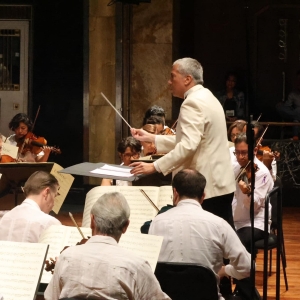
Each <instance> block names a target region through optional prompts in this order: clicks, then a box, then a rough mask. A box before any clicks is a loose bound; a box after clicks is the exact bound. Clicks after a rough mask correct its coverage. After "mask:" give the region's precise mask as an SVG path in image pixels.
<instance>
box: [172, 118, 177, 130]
mask: <svg viewBox="0 0 300 300" xmlns="http://www.w3.org/2000/svg"><path fill="white" fill-rule="evenodd" d="M177 122H178V119H177V120H176V121H175V122H174V124H173V125H172V127H171V129H172V130H174V129H175V127H176V125H177Z"/></svg>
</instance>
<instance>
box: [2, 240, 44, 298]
mask: <svg viewBox="0 0 300 300" xmlns="http://www.w3.org/2000/svg"><path fill="white" fill-rule="evenodd" d="M47 247H48V245H45V244H37V243H19V242H7V241H0V261H1V267H0V293H1V295H2V296H3V299H5V300H16V299H18V300H32V299H35V293H36V290H37V287H38V284H39V279H40V274H41V272H42V268H43V266H44V260H45V256H46V252H47Z"/></svg>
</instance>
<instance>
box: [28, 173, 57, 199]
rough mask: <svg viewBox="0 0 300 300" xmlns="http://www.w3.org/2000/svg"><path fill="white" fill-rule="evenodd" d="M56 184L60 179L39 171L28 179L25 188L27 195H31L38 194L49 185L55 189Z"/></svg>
mask: <svg viewBox="0 0 300 300" xmlns="http://www.w3.org/2000/svg"><path fill="white" fill-rule="evenodd" d="M56 185H58V181H57V179H56V178H55V177H54V176H53V175H52V174H50V173H47V172H44V171H37V172H34V173H33V174H32V175H31V176H30V177H29V178H28V179H27V181H26V183H25V185H24V188H23V189H24V193H25V195H26V197H28V196H29V195H38V194H39V193H40V192H41V191H42V190H44V189H45V188H47V187H49V188H50V189H52V190H54V189H55V186H56Z"/></svg>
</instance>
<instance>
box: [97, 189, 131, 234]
mask: <svg viewBox="0 0 300 300" xmlns="http://www.w3.org/2000/svg"><path fill="white" fill-rule="evenodd" d="M91 214H92V215H93V216H94V218H95V222H96V224H95V225H96V230H97V232H98V233H100V234H103V235H108V236H112V237H119V236H121V234H122V229H123V228H124V227H125V226H126V225H127V223H128V220H129V216H130V208H129V205H128V203H127V201H126V199H125V197H124V196H123V195H122V194H121V193H117V192H116V193H106V194H104V195H102V196H101V197H100V198H99V199H98V200H97V201H96V203H95V204H94V205H93V207H92V210H91Z"/></svg>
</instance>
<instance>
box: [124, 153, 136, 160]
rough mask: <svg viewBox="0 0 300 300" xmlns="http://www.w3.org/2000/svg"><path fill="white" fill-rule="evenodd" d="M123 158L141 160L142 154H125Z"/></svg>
mask: <svg viewBox="0 0 300 300" xmlns="http://www.w3.org/2000/svg"><path fill="white" fill-rule="evenodd" d="M123 156H124V157H126V158H134V159H137V158H140V153H124V154H123Z"/></svg>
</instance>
